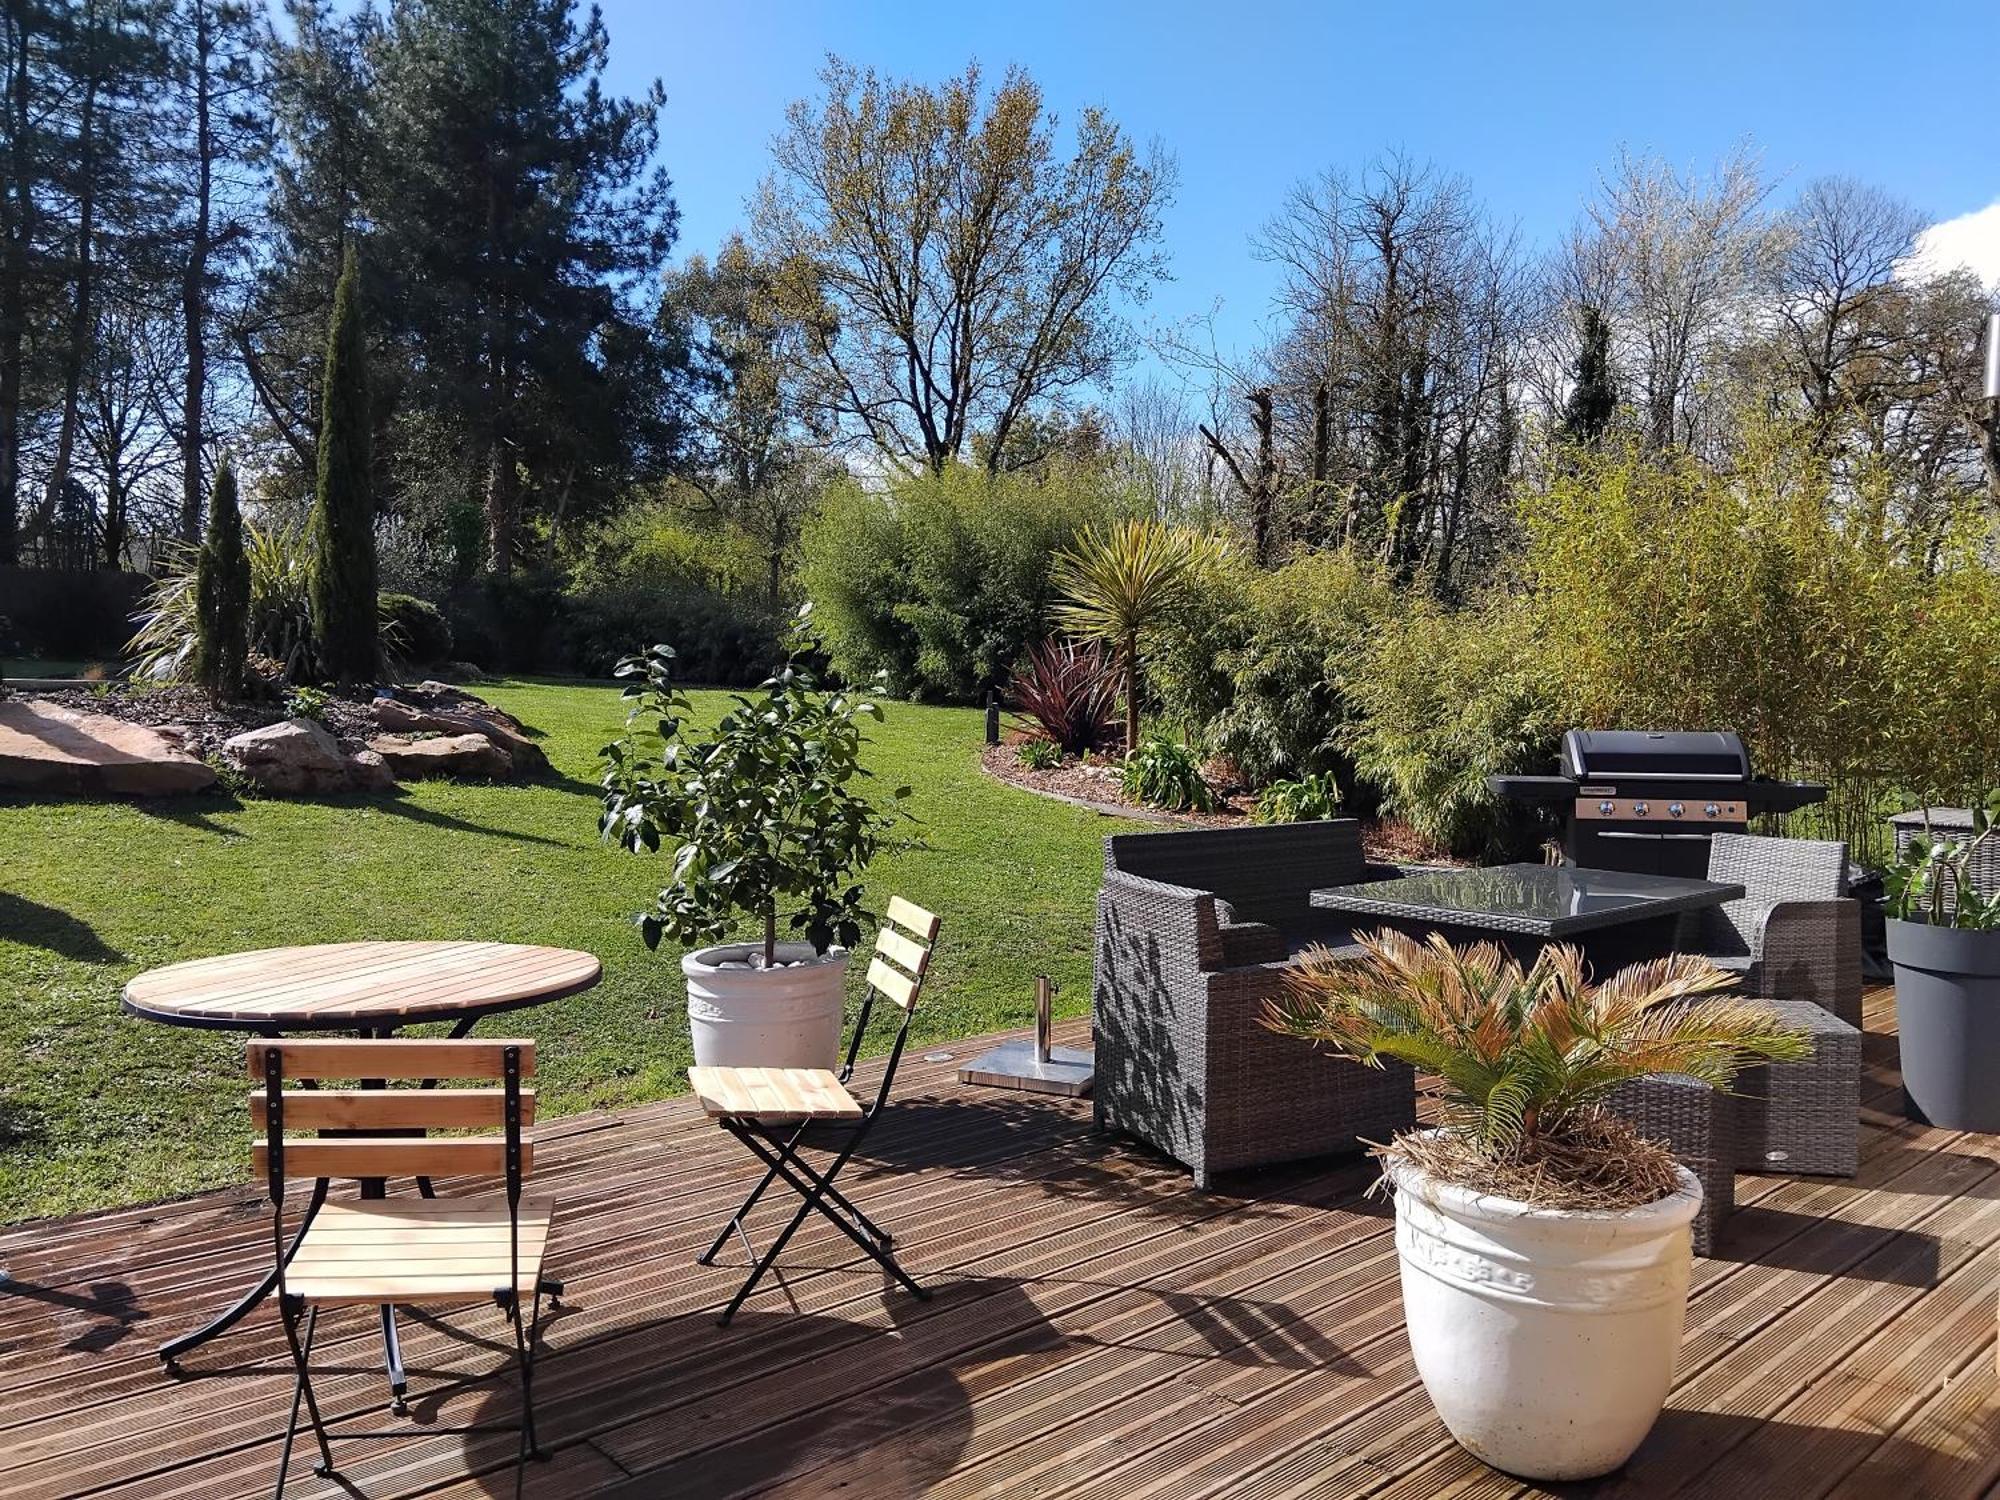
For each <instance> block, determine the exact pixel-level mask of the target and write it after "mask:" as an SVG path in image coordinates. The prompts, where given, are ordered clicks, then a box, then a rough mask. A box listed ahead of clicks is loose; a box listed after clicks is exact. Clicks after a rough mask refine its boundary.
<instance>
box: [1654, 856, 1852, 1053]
mask: <svg viewBox="0 0 2000 1500" xmlns="http://www.w3.org/2000/svg"><path fill="white" fill-rule="evenodd" d="M1708 878H1709V879H1710V880H1723V881H1728V882H1730V883H1731V884H1734V885H1740V886H1742V887H1744V889H1745V891H1746V892H1747V894H1746V895H1745V896H1744V897H1743V899H1742V900H1740V901H1730V902H1727V903H1725V904H1724V905H1722V906H1720V907H1711V908H1709V909H1707V910H1705V911H1702V912H1698V913H1696V914H1695V916H1694V917H1693V918H1692V919H1691V920H1690V921H1689V923H1688V929H1689V930H1685V931H1683V933H1682V936H1681V942H1680V944H1679V946H1680V947H1682V948H1684V949H1687V950H1688V951H1690V952H1694V953H1701V954H1704V955H1706V956H1707V957H1709V958H1711V959H1713V960H1714V961H1715V962H1716V963H1718V964H1720V965H1721V966H1722V967H1723V968H1726V969H1733V970H1735V971H1736V972H1737V973H1739V974H1741V975H1742V976H1743V991H1744V993H1745V994H1749V995H1757V996H1760V997H1762V998H1764V999H1767V1000H1809V1001H1811V1002H1813V1003H1814V1004H1816V1005H1820V1006H1823V1007H1825V1008H1826V1009H1827V1010H1829V1011H1831V1012H1832V1013H1833V1014H1834V1015H1836V1016H1838V1017H1840V1019H1841V1020H1843V1021H1845V1022H1847V1023H1848V1024H1849V1025H1850V1026H1857V1027H1858V1026H1859V1025H1860V1024H1861V908H1860V906H1859V905H1858V904H1856V903H1855V902H1854V901H1853V900H1851V899H1850V898H1849V897H1848V895H1847V846H1846V845H1845V844H1841V843H1831V842H1823V841H1819V840H1812V839H1774V838H1760V837H1757V836H1754V835H1750V834H1741V833H1718V834H1717V835H1715V838H1714V840H1713V842H1712V843H1711V844H1710V846H1709V856H1708Z"/></svg>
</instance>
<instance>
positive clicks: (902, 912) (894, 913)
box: [889, 896, 938, 943]
mask: <svg viewBox="0 0 2000 1500" xmlns="http://www.w3.org/2000/svg"><path fill="white" fill-rule="evenodd" d="M889 920H890V921H892V922H900V923H901V924H902V925H903V926H905V927H907V928H909V930H910V931H912V932H914V933H915V934H916V935H917V939H918V941H920V942H923V943H931V942H935V941H936V940H937V935H938V918H937V917H936V916H934V915H933V914H932V913H930V912H927V911H925V910H924V909H923V908H922V907H921V906H918V905H917V904H916V903H915V902H913V901H905V900H904V899H903V898H902V897H901V896H891V897H890V898H889Z"/></svg>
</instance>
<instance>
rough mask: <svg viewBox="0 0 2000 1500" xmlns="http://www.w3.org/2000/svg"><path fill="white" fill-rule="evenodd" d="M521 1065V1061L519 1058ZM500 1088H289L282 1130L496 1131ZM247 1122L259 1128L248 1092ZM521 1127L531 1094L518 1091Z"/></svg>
mask: <svg viewBox="0 0 2000 1500" xmlns="http://www.w3.org/2000/svg"><path fill="white" fill-rule="evenodd" d="M524 1061H525V1059H524ZM506 1121H507V1091H506V1090H505V1089H288V1090H287V1091H286V1093H285V1128H286V1129H287V1130H406V1129H415V1128H418V1127H422V1128H427V1129H433V1130H478V1129H482V1128H492V1129H498V1128H499V1127H500V1126H502V1125H504V1124H505V1123H506ZM250 1123H251V1124H252V1125H254V1126H256V1127H257V1128H258V1129H259V1130H262V1129H263V1128H264V1095H263V1093H262V1092H261V1091H258V1090H252V1091H251V1094H250ZM521 1123H522V1124H523V1125H532V1124H534V1123H535V1091H534V1090H533V1089H523V1090H521Z"/></svg>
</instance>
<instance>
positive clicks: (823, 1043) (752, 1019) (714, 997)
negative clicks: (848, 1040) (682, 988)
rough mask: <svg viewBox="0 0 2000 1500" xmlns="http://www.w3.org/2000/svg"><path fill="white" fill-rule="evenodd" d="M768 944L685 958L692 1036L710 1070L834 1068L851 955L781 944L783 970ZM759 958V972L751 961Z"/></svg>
mask: <svg viewBox="0 0 2000 1500" xmlns="http://www.w3.org/2000/svg"><path fill="white" fill-rule="evenodd" d="M763 953H764V945H763V944H762V943H724V944H722V945H721V946H720V947H715V948H701V949H697V950H696V951H695V952H693V953H690V954H688V955H686V956H685V957H684V958H682V959H681V973H682V974H684V975H686V976H687V992H688V1031H689V1033H690V1034H691V1035H692V1036H693V1038H694V1060H695V1062H696V1063H697V1064H698V1065H699V1066H701V1067H705V1068H831V1067H835V1066H836V1065H837V1064H838V1062H839V1059H840V1006H841V1000H842V998H843V996H844V994H845V992H846V985H845V980H846V976H847V950H846V949H845V948H829V949H828V950H827V951H826V952H825V953H824V954H818V953H814V952H813V949H812V944H810V943H780V944H778V965H777V967H776V968H771V969H767V968H764V967H762V963H763ZM753 955H754V956H755V957H756V959H757V965H758V966H757V967H754V968H753V967H751V965H750V963H749V962H748V960H749V959H750V958H751V957H752V956H753Z"/></svg>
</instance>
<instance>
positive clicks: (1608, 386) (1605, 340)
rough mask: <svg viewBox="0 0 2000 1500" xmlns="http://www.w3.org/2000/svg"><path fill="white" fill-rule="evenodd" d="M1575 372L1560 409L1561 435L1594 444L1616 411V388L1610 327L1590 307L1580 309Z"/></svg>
mask: <svg viewBox="0 0 2000 1500" xmlns="http://www.w3.org/2000/svg"><path fill="white" fill-rule="evenodd" d="M1580 321H1581V328H1580V332H1581V333H1582V335H1583V345H1582V347H1581V348H1580V349H1579V350H1578V351H1577V356H1576V370H1575V372H1574V379H1573V381H1572V383H1571V385H1570V392H1569V400H1568V401H1567V402H1566V403H1565V404H1564V406H1563V423H1562V425H1563V435H1564V436H1566V437H1567V438H1569V439H1570V441H1572V442H1576V443H1583V444H1585V445H1594V444H1595V443H1596V442H1597V440H1598V439H1599V438H1601V437H1603V436H1604V433H1605V429H1606V428H1608V427H1610V425H1611V419H1612V417H1613V416H1615V415H1616V414H1617V412H1618V385H1617V382H1616V381H1615V379H1614V378H1613V377H1612V374H1611V324H1610V323H1609V322H1607V321H1606V320H1605V317H1604V314H1603V313H1601V312H1599V311H1598V310H1597V309H1596V308H1594V307H1586V308H1584V309H1583V313H1582V316H1581V320H1580Z"/></svg>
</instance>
